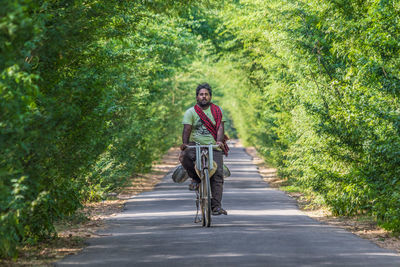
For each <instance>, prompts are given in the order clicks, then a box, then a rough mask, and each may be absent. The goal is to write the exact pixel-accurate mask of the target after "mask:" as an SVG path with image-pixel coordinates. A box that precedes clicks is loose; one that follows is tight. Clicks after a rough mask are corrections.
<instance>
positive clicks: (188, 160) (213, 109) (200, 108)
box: [180, 83, 228, 215]
mask: <svg viewBox="0 0 400 267" xmlns="http://www.w3.org/2000/svg"><path fill="white" fill-rule="evenodd" d="M211 97H212V90H211V87H210V85H208V84H207V83H203V84H200V85H199V86H198V87H197V88H196V100H197V105H196V106H194V107H191V108H189V109H188V110H187V111H186V112H185V115H184V116H183V121H182V124H183V133H182V145H181V150H182V152H181V156H180V161H181V163H182V166H183V167H184V168H185V169H186V171H187V172H188V175H189V176H190V177H191V178H192V183H191V184H190V185H189V190H196V189H197V188H198V186H199V183H200V181H201V180H200V178H199V176H198V175H197V173H196V171H195V169H194V161H195V160H196V151H195V149H194V148H187V146H188V145H194V144H195V143H199V144H201V145H209V144H213V145H215V144H216V145H218V146H219V148H217V149H215V150H214V151H213V153H214V161H215V162H216V163H217V165H218V168H217V170H216V172H215V174H214V175H213V176H212V177H211V179H210V182H211V193H212V198H211V209H212V214H213V215H221V214H224V215H227V214H228V213H227V212H226V211H225V210H224V209H223V208H222V207H221V200H222V191H223V184H224V177H223V158H222V156H223V153H225V155H227V153H228V147H227V146H226V145H225V142H224V137H225V134H224V122H225V121H226V120H225V118H224V116H223V113H222V110H221V109H220V108H219V107H218V106H217V105H214V104H213V103H211Z"/></svg>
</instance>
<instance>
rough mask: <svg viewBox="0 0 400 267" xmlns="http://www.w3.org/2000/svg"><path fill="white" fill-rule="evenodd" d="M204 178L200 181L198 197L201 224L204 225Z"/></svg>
mask: <svg viewBox="0 0 400 267" xmlns="http://www.w3.org/2000/svg"><path fill="white" fill-rule="evenodd" d="M204 186H205V183H204V179H203V180H202V182H201V183H200V187H199V198H200V210H201V225H202V226H203V227H204V226H206V211H205V201H204V192H205V190H204Z"/></svg>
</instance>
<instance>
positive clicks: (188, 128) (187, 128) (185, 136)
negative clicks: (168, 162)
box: [181, 124, 192, 150]
mask: <svg viewBox="0 0 400 267" xmlns="http://www.w3.org/2000/svg"><path fill="white" fill-rule="evenodd" d="M191 133H192V125H190V124H184V125H183V132H182V145H181V150H185V149H186V147H187V146H188V145H189V137H190V134H191Z"/></svg>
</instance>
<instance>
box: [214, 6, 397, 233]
mask: <svg viewBox="0 0 400 267" xmlns="http://www.w3.org/2000/svg"><path fill="white" fill-rule="evenodd" d="M343 3H344V2H343V1H342V2H341V1H325V2H321V1H314V0H303V1H291V0H288V1H275V0H269V1H240V2H236V3H232V4H230V5H227V7H226V8H225V10H224V13H223V14H222V15H221V16H220V19H221V20H223V21H224V27H225V28H226V31H228V32H230V33H231V34H232V35H233V36H236V38H235V39H234V40H235V42H236V43H237V45H233V47H236V49H235V50H233V51H230V53H224V55H223V58H224V60H225V61H227V62H228V64H230V65H231V66H232V69H233V71H232V72H231V75H232V77H233V81H235V79H237V77H242V78H241V82H240V83H235V84H237V85H238V84H239V86H233V87H230V88H228V90H227V91H226V93H227V95H228V97H229V96H230V102H231V105H230V106H229V107H230V111H231V113H233V112H235V113H238V114H233V115H232V116H233V117H234V118H236V119H235V120H234V121H235V126H236V127H237V129H238V132H239V135H240V137H241V138H243V139H244V140H245V141H246V142H248V143H250V144H252V145H255V146H256V147H257V148H258V149H259V150H260V151H261V152H262V154H263V155H264V156H265V158H266V159H267V160H268V161H270V162H271V163H273V164H275V165H276V166H277V167H278V169H279V172H280V174H281V175H283V176H286V177H288V178H289V179H290V180H291V181H292V182H293V183H294V184H296V185H297V186H301V187H303V188H305V189H306V190H310V189H311V190H313V191H314V192H315V193H317V194H319V195H320V196H322V197H323V198H324V201H325V203H327V204H329V205H330V206H331V208H332V210H333V211H334V213H336V214H342V215H351V214H357V213H361V212H362V213H368V214H372V215H374V216H375V217H376V218H377V220H378V222H379V223H380V224H381V225H383V226H384V227H386V228H387V229H390V230H395V231H399V230H400V228H399V226H400V224H399V220H398V218H399V216H400V213H399V211H400V210H399V208H398V207H399V206H400V205H399V204H400V202H399V198H398V193H397V192H398V190H399V189H400V187H399V186H400V184H399V179H400V173H399V168H398V166H400V161H399V151H400V150H399V148H400V128H399V125H400V124H399V118H400V109H399V104H400V103H399V88H400V87H399V81H400V77H399V73H398V71H397V70H398V68H399V66H400V65H399V64H400V58H399V53H398V52H399V49H400V44H399V42H398V39H399V36H400V31H399V29H400V28H399V21H398V19H397V17H398V16H397V15H396V14H398V12H399V11H400V5H399V4H398V3H397V2H395V1H373V0H371V1H364V2H360V1H356V2H346V4H343ZM239 44H242V45H243V46H242V47H240V45H239ZM231 46H232V45H231ZM237 73H239V74H237ZM243 88H246V89H247V90H244V91H243Z"/></svg>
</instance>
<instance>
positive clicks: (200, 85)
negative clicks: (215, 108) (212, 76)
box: [196, 83, 212, 96]
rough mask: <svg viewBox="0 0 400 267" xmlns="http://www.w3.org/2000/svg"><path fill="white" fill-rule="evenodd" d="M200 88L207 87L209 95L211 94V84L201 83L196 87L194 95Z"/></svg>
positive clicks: (197, 93)
mask: <svg viewBox="0 0 400 267" xmlns="http://www.w3.org/2000/svg"><path fill="white" fill-rule="evenodd" d="M201 89H207V90H208V93H209V94H210V96H212V90H211V86H210V85H209V84H208V83H201V84H199V85H198V86H197V88H196V96H198V95H199V92H200V90H201Z"/></svg>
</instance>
